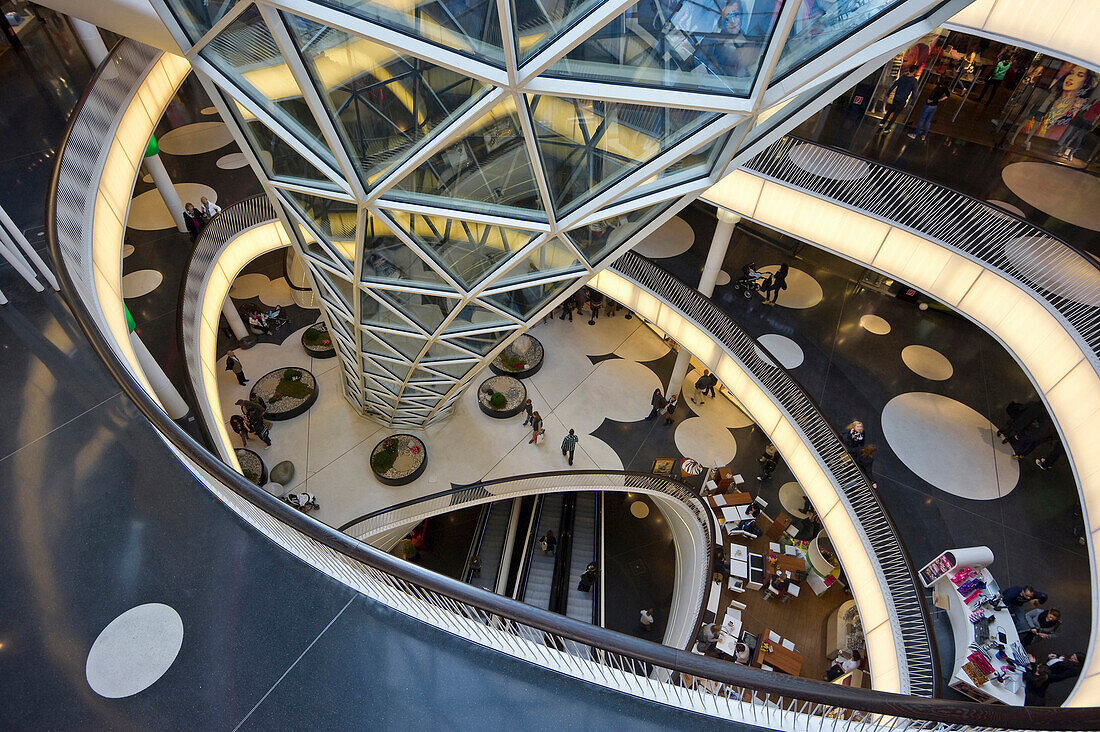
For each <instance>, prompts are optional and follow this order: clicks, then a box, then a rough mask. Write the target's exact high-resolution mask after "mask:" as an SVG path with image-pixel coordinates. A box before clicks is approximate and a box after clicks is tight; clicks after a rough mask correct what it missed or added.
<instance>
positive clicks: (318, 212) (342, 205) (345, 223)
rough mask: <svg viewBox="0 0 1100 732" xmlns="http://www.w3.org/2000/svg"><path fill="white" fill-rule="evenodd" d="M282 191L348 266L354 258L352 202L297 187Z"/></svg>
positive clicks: (354, 227) (354, 210)
mask: <svg viewBox="0 0 1100 732" xmlns="http://www.w3.org/2000/svg"><path fill="white" fill-rule="evenodd" d="M284 193H286V195H287V198H289V199H290V201H291V202H292V203H293V204H294V207H295V208H296V209H297V210H298V211H299V212H300V213H301V214H303V215H304V216H305V217H306V220H307V221H311V222H312V223H313V226H314V228H316V229H317V231H318V232H319V233H320V234H321V236H322V237H323V238H324V239H325V241H326V242H327V243H329V244H331V245H332V249H333V250H334V251H335V252H336V253H337V254H339V255H340V257H341V258H342V259H343V260H344V263H345V265H346V266H347V267H348V268H349V269H350V268H351V263H352V262H354V261H355V229H356V226H355V218H356V207H355V204H354V203H350V202H348V201H337V200H335V199H333V198H322V197H321V196H311V195H309V194H308V193H298V192H297V191H285V190H284Z"/></svg>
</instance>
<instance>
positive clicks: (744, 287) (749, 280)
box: [733, 262, 765, 299]
mask: <svg viewBox="0 0 1100 732" xmlns="http://www.w3.org/2000/svg"><path fill="white" fill-rule="evenodd" d="M741 273H742V274H741V276H740V277H739V278H738V279H737V281H736V282H734V283H733V289H735V290H739V291H741V293H742V294H743V295H744V296H745V297H747V298H750V299H751V298H752V294H753V293H754V292H759V291H760V284H761V283H762V282H763V281H764V278H765V275H763V274H761V273H760V272H757V271H756V262H749V263H748V264H746V265H745V266H744V267H742V268H741Z"/></svg>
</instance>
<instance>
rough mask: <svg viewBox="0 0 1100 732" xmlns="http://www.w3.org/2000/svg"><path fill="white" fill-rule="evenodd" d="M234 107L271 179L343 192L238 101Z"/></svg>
mask: <svg viewBox="0 0 1100 732" xmlns="http://www.w3.org/2000/svg"><path fill="white" fill-rule="evenodd" d="M233 103H234V104H235V105H236V108H237V114H238V115H239V116H240V118H241V119H242V121H243V122H244V124H243V125H242V126H243V127H244V131H245V134H246V135H247V136H248V138H249V139H250V140H251V141H252V146H253V147H254V148H255V149H256V154H257V157H259V158H260V161H261V162H262V163H263V166H264V169H265V170H267V172H268V175H270V176H271V177H272V178H274V179H275V180H282V181H286V182H288V183H298V184H305V185H311V186H314V187H317V188H330V189H332V190H334V191H339V190H342V189H341V188H340V187H339V186H338V185H337V184H336V183H335V182H334V181H333V180H332V179H331V178H329V177H328V176H327V175H325V174H324V173H322V172H321V171H320V170H318V169H317V166H315V165H314V164H313V163H311V162H309V161H308V160H306V159H305V158H304V157H303V156H302V154H301V153H299V152H298V151H297V150H295V149H294V148H293V147H291V145H290V143H288V142H286V141H285V140H283V138H281V137H279V136H278V135H277V134H275V132H273V131H272V129H271V128H270V127H268V126H267V125H265V124H264V123H263V122H261V121H260V120H258V119H256V117H255V116H253V114H252V113H251V112H249V111H248V110H247V109H245V108H244V107H242V106H241V105H240V103H239V102H237V101H234V102H233Z"/></svg>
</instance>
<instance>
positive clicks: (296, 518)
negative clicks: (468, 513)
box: [46, 40, 1098, 730]
mask: <svg viewBox="0 0 1100 732" xmlns="http://www.w3.org/2000/svg"><path fill="white" fill-rule="evenodd" d="M131 44H134V45H137V44H136V42H133V41H128V40H126V41H123V42H122V43H121V44H120V47H121V48H120V47H116V49H115V51H114V52H112V55H111V57H110V58H109V60H108V62H107V63H111V62H112V61H113V60H114V59H115V58H116V54H119V53H120V52H126V51H127V49H126V48H125V47H126V46H129V45H131ZM101 68H102V67H101ZM98 77H99V72H97V74H96V75H95V76H93V77H92V81H91V82H90V83H89V86H88V87H87V88H86V89H85V91H84V94H83V96H82V97H81V99H80V101H79V102H78V104H77V105H76V108H75V109H74V111H73V114H72V117H71V118H70V120H69V126H68V129H67V131H66V134H65V136H64V138H63V139H62V141H61V146H60V148H61V149H60V151H59V154H58V157H57V163H56V166H55V168H54V171H53V177H52V180H51V185H50V191H49V196H48V199H47V203H46V221H47V236H48V242H49V247H50V255H51V257H52V258H53V262H54V265H55V267H56V270H57V274H58V279H59V280H60V284H61V286H62V295H63V297H64V298H65V300H66V301H67V302H68V304H69V306H70V308H71V309H72V312H73V315H74V318H75V320H76V322H77V324H78V326H79V327H80V329H81V331H82V332H83V333H84V335H85V337H86V338H87V339H88V341H89V343H90V344H91V346H92V348H93V350H94V351H95V352H96V354H97V355H98V356H99V358H100V360H101V361H102V362H103V364H104V366H105V367H106V369H107V370H108V372H110V374H111V376H112V377H113V378H114V379H115V380H116V381H117V382H118V384H119V386H120V387H121V389H122V391H123V392H124V393H125V394H126V396H127V397H128V398H129V399H130V400H131V401H132V402H133V403H134V405H135V406H136V408H137V409H138V411H139V412H140V413H141V414H142V415H143V416H144V417H145V419H147V420H148V421H149V422H150V424H151V426H152V427H153V428H154V429H156V430H157V431H158V432H159V433H160V434H161V435H162V436H163V438H164V439H165V440H166V441H167V442H168V443H169V445H170V446H171V447H172V448H173V449H174V450H175V451H177V452H178V453H179V455H180V456H181V457H182V458H183V459H185V460H187V461H189V462H190V463H191V468H192V469H193V470H194V474H195V475H196V477H198V478H200V480H201V482H203V483H204V485H205V487H206V488H207V489H208V490H211V491H212V492H213V493H214V494H215V495H216V496H217V497H218V498H219V499H220V500H222V501H223V502H225V503H226V504H227V505H228V506H230V507H231V508H232V509H233V510H234V511H236V512H237V513H238V514H240V515H241V516H242V517H243V518H244V519H245V520H247V521H249V522H250V523H252V524H253V525H254V526H256V527H257V528H259V529H260V530H262V531H264V532H265V533H266V534H267V535H268V536H269V537H271V538H272V539H273V540H274V541H277V542H279V543H280V545H282V546H286V547H290V546H293V548H294V551H295V552H296V553H297V554H298V556H299V557H301V558H302V559H304V560H305V561H307V562H309V563H310V564H312V565H313V566H314V567H317V568H318V569H319V570H320V571H322V572H326V573H328V574H330V575H331V576H336V577H339V578H340V580H341V581H343V582H345V583H347V584H349V585H351V586H353V587H356V588H357V589H361V591H363V592H368V593H370V594H372V596H374V597H376V598H377V599H379V601H380V602H383V603H385V604H387V605H390V606H392V607H397V608H399V609H402V608H407V609H410V610H413V609H415V611H416V614H417V616H418V617H421V618H423V619H424V620H425V622H430V623H433V624H435V625H437V626H439V627H442V628H444V629H445V630H448V631H450V632H453V633H454V634H456V635H460V636H461V637H464V638H466V639H467V640H468V641H470V642H474V643H480V644H482V645H490V644H492V647H494V648H496V649H497V650H499V651H501V652H504V653H507V654H510V655H513V656H514V657H517V658H522V659H524V660H528V661H530V662H531V663H535V664H541V665H547V666H553V667H555V668H560V669H562V670H563V671H564V672H565V673H569V674H572V675H574V676H577V677H581V676H582V673H583V674H587V673H588V672H591V681H592V682H593V683H597V684H602V685H604V686H605V687H609V688H614V689H616V690H619V691H622V692H623V693H628V694H633V695H636V696H644V697H646V698H648V699H650V700H653V701H657V702H659V703H665V704H670V705H676V706H679V707H681V708H684V707H685V706H688V705H692V706H691V708H693V709H695V708H697V709H698V710H699V711H703V712H705V713H708V714H712V715H718V716H722V715H726V716H733V715H737V717H738V718H748V719H751V720H754V721H758V723H759V724H761V725H769V724H771V725H779V726H784V727H788V726H790V725H792V724H794V723H799V722H801V723H804V722H805V720H806V719H807V718H808V717H811V716H812V718H813V719H815V720H818V721H819V724H817V725H816V726H819V727H825V726H826V725H827V724H828V725H831V726H832V727H833V728H836V727H837V726H838V725H839V726H842V727H844V728H852V727H855V728H860V727H864V726H867V725H874V724H879V725H882V726H884V727H889V728H891V729H915V730H934V729H940V728H942V725H944V724H947V725H951V726H952V728H954V729H965V730H971V729H973V730H979V729H981V730H987V729H988V730H992V729H1006V730H1007V729H1033V730H1039V729H1048V730H1053V729H1060V730H1086V729H1095V728H1096V727H1097V726H1098V725H1097V710H1095V709H1060V708H1039V707H1029V708H1024V709H1017V708H1009V707H992V706H984V705H976V704H969V703H959V702H953V701H943V700H937V699H923V698H916V697H908V696H902V695H898V694H887V693H883V692H875V691H868V690H864V689H853V688H851V687H847V686H838V685H834V684H825V683H823V682H820V681H813V680H809V679H800V678H794V677H789V676H784V675H781V674H774V673H768V672H764V671H760V670H757V669H752V668H747V667H744V666H740V665H736V664H730V663H726V662H723V661H718V660H715V659H712V658H706V657H703V656H698V655H695V654H692V653H687V652H685V651H680V650H676V649H673V648H668V647H666V646H662V645H660V644H657V643H653V642H651V641H646V640H643V639H640V638H634V637H632V636H627V635H623V634H621V633H616V632H614V631H610V630H606V629H604V628H599V627H597V626H593V625H591V624H588V623H584V622H581V621H578V620H573V619H571V618H568V617H565V616H561V615H555V614H553V613H548V612H546V611H543V610H538V609H537V608H533V607H530V606H527V605H523V604H522V603H517V602H515V601H512V600H510V599H508V598H504V597H501V596H499V595H496V594H494V593H491V592H487V591H485V590H481V589H479V588H476V587H472V586H470V585H466V584H464V583H462V582H459V581H458V580H453V579H450V578H447V577H444V576H442V575H439V574H436V573H434V572H429V571H427V570H425V569H423V568H421V567H418V566H416V565H414V564H410V563H408V562H404V561H402V560H400V559H397V558H395V557H391V556H389V555H387V554H385V553H383V552H380V551H378V550H375V549H372V548H371V547H369V546H366V545H364V544H362V543H361V542H357V541H355V540H354V539H352V538H351V537H349V536H347V535H346V534H342V533H340V532H338V531H336V530H335V529H332V528H331V527H329V526H326V525H324V524H322V523H320V522H318V521H316V520H314V519H312V518H309V517H308V516H306V515H304V514H302V513H300V512H298V511H297V510H295V509H293V508H291V507H290V506H287V505H286V504H284V503H283V502H282V501H280V500H278V499H277V498H275V497H274V496H272V495H271V494H269V493H267V492H266V491H264V490H262V489H261V488H259V487H257V486H255V485H253V484H252V483H251V482H249V481H247V480H246V479H245V478H244V477H243V476H242V475H240V474H239V473H237V472H235V471H234V470H232V469H231V468H229V467H228V466H227V465H225V464H224V463H222V462H221V461H219V460H217V459H215V458H214V456H212V455H211V454H210V453H209V452H207V451H206V450H205V449H203V448H202V446H200V445H199V444H198V443H197V442H195V440H193V439H192V438H191V437H190V436H189V435H188V434H187V433H186V432H184V430H183V429H182V428H180V427H179V425H177V424H176V423H175V422H173V421H172V420H171V419H170V418H169V417H168V415H167V414H165V413H164V411H163V410H162V409H161V408H160V406H159V404H157V402H156V401H155V400H154V399H153V398H152V397H151V396H150V395H149V394H148V393H147V392H146V391H145V390H144V389H143V388H142V386H141V385H140V384H139V382H138V381H137V379H136V378H135V376H134V375H133V374H132V373H131V372H130V370H129V367H128V366H127V365H126V364H124V363H123V362H122V360H121V359H120V358H119V356H118V355H117V354H116V353H115V351H114V348H113V346H112V344H111V342H110V341H109V339H108V337H107V336H105V335H104V332H105V331H103V330H101V328H100V326H99V324H98V323H97V321H96V318H95V317H94V315H93V313H92V312H91V310H90V309H89V305H88V301H87V300H85V295H86V294H91V295H93V296H94V292H86V291H82V288H81V283H83V282H84V281H85V280H84V278H85V277H86V275H87V274H88V273H87V272H84V271H81V272H71V271H70V268H74V269H75V268H76V267H78V266H84V267H90V261H88V260H87V258H85V257H84V256H83V254H84V252H75V253H74V252H69V251H66V248H65V245H64V244H63V237H64V236H67V235H68V233H67V232H66V233H62V232H59V229H61V228H63V227H65V226H70V225H74V226H75V225H78V224H80V223H83V225H84V226H85V227H86V226H88V224H89V222H90V218H85V219H84V220H83V221H82V222H79V221H77V222H71V221H61V220H59V218H58V217H59V216H60V214H61V212H62V210H63V207H64V205H65V204H63V203H62V202H60V201H59V197H60V195H61V194H62V192H63V191H67V192H68V193H66V194H65V195H86V194H87V191H83V192H81V191H79V190H78V188H79V184H80V182H81V180H83V186H84V187H85V188H86V189H92V190H94V188H95V186H96V184H97V181H96V180H95V179H94V178H95V176H91V179H89V175H88V171H89V169H90V168H91V167H92V163H91V161H89V160H88V158H87V156H86V155H85V154H84V152H83V150H82V147H81V146H80V145H79V144H74V138H73V137H72V132H73V130H74V128H75V126H76V123H77V122H78V121H81V122H83V120H81V117H82V115H83V114H84V111H85V110H86V109H90V108H93V104H92V101H91V100H92V98H93V97H96V96H97V95H98V90H97V86H98V83H97V79H98ZM122 78H123V79H128V80H129V83H130V84H132V85H134V86H136V85H137V84H140V82H141V79H143V78H144V76H143V75H141V74H139V73H131V74H129V76H128V77H127V76H124V77H122ZM100 105H101V100H96V106H100ZM91 127H92V126H89V128H90V129H89V133H93V132H94V134H95V135H97V136H98V137H100V138H111V137H113V134H114V130H113V129H112V128H111V126H110V125H109V124H108V120H107V119H102V120H101V121H100V122H99V123H97V125H95V129H91ZM84 233H86V232H84V231H81V232H80V234H81V235H83V234H84ZM582 649H598V651H599V652H598V654H597V656H596V658H597V661H595V662H584V661H580V660H578V659H579V658H580V656H579V655H577V654H571V652H572V651H580V650H582ZM691 677H694V678H695V679H706V680H709V681H711V682H713V683H714V684H717V685H719V687H718V688H717V689H716V690H715V691H716V693H704V692H700V691H698V690H695V689H690V688H688V686H687V680H688V679H689V678H691ZM584 678H589V676H587V675H585V676H584Z"/></svg>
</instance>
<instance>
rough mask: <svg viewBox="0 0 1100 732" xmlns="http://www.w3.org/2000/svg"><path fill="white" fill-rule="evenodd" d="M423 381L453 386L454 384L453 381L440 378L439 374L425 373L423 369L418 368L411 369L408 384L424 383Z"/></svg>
mask: <svg viewBox="0 0 1100 732" xmlns="http://www.w3.org/2000/svg"><path fill="white" fill-rule="evenodd" d="M425 381H437V382H444V381H445V382H446V383H448V384H454V383H455V382H454V379H449V378H446V377H443V376H440V375H439V374H433V373H432V372H431V371H425V370H424V369H422V368H419V367H417V368H415V369H413V372H412V374H411V375H410V376H409V382H410V383H422V382H425Z"/></svg>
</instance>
